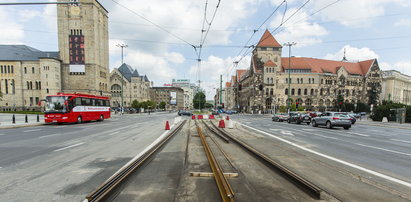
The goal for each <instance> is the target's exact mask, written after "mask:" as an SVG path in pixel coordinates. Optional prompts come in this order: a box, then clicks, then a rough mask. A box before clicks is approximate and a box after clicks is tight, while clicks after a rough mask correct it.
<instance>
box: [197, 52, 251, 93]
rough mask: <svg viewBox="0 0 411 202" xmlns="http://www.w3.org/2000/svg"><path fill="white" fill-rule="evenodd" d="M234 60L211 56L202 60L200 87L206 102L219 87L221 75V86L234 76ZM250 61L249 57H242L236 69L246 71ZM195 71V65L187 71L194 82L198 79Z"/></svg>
mask: <svg viewBox="0 0 411 202" xmlns="http://www.w3.org/2000/svg"><path fill="white" fill-rule="evenodd" d="M234 59H235V58H232V57H227V58H220V57H217V56H213V55H211V56H209V57H208V58H207V59H206V60H203V61H202V62H201V66H200V67H201V69H200V79H201V81H202V83H201V87H202V88H203V89H204V90H205V91H206V96H207V99H208V100H210V99H212V98H213V97H214V94H215V89H214V88H219V87H220V83H219V82H220V75H223V85H224V84H225V82H227V81H230V79H231V77H230V76H231V75H235V68H234V66H233V61H234ZM250 60H251V57H250V56H247V57H244V58H243V59H242V60H241V61H240V63H239V64H238V66H237V69H248V67H249V65H250ZM197 71H198V67H197V65H193V66H191V68H190V70H189V73H190V75H191V77H192V78H196V80H197V79H198V77H197ZM227 78H228V80H227Z"/></svg>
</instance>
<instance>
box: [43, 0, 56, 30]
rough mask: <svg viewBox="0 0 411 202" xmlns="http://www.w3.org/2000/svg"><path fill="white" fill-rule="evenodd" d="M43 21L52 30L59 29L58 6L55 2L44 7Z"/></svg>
mask: <svg viewBox="0 0 411 202" xmlns="http://www.w3.org/2000/svg"><path fill="white" fill-rule="evenodd" d="M41 16H42V17H43V22H44V23H45V24H46V26H47V28H48V29H49V30H52V31H57V6H56V5H53V4H49V5H46V6H45V7H44V9H43V12H42V15H41Z"/></svg>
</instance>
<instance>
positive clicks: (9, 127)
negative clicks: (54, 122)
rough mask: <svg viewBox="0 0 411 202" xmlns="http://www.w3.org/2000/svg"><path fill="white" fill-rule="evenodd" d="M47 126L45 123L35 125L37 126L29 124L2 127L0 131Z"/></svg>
mask: <svg viewBox="0 0 411 202" xmlns="http://www.w3.org/2000/svg"><path fill="white" fill-rule="evenodd" d="M42 125H46V124H45V123H35V124H27V125H11V126H1V125H0V130H1V129H11V128H25V127H33V126H42Z"/></svg>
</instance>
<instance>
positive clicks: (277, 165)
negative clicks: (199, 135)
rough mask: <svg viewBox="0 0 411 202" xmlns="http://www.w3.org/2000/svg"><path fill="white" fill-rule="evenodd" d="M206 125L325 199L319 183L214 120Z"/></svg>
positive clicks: (312, 194) (306, 189) (312, 193)
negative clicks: (216, 123) (228, 130)
mask: <svg viewBox="0 0 411 202" xmlns="http://www.w3.org/2000/svg"><path fill="white" fill-rule="evenodd" d="M203 123H204V125H206V127H207V128H210V129H213V130H212V131H213V133H219V135H218V136H219V137H220V136H221V137H225V138H226V139H229V141H232V142H235V143H236V144H237V145H239V146H240V147H242V148H243V149H245V150H246V151H247V152H248V153H250V154H252V155H253V156H255V157H256V158H257V159H259V160H260V161H262V162H263V163H264V164H265V165H267V166H268V167H270V168H272V169H273V170H275V171H278V172H279V173H280V174H282V175H283V176H284V177H285V178H286V179H288V180H289V181H291V182H292V183H293V184H295V185H297V186H298V187H299V188H300V189H302V190H303V191H305V192H306V193H308V194H309V195H311V196H312V197H314V198H315V199H323V194H324V190H322V189H321V188H320V187H318V186H317V185H315V184H313V183H311V182H310V181H308V180H306V179H304V178H303V177H302V176H300V175H298V174H297V173H295V172H293V171H292V170H290V169H288V168H287V167H286V166H284V165H282V164H280V163H279V162H276V161H274V160H273V159H271V158H270V157H268V156H267V155H265V154H264V153H262V152H260V151H258V150H256V149H255V148H253V147H252V146H250V145H249V144H247V143H245V142H244V141H242V140H240V139H238V138H236V137H234V136H233V135H231V134H229V133H228V132H226V131H224V130H222V129H220V128H218V127H217V126H216V125H215V124H214V123H213V122H212V121H209V123H210V124H211V125H212V126H211V127H210V126H209V125H208V124H207V123H206V122H205V121H203Z"/></svg>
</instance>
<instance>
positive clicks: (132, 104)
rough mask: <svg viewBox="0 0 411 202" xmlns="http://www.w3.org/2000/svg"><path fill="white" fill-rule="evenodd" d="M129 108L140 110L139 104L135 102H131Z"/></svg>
mask: <svg viewBox="0 0 411 202" xmlns="http://www.w3.org/2000/svg"><path fill="white" fill-rule="evenodd" d="M131 107H132V108H134V109H138V108H140V103H139V102H138V101H137V100H133V102H132V103H131Z"/></svg>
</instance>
